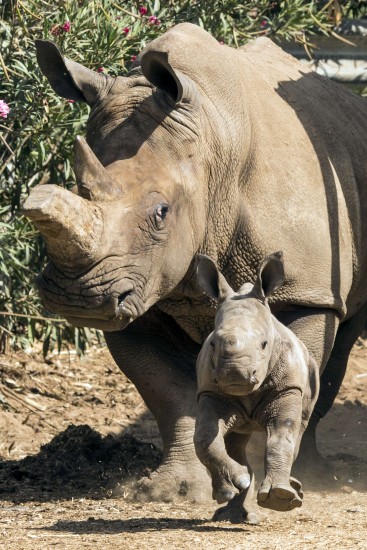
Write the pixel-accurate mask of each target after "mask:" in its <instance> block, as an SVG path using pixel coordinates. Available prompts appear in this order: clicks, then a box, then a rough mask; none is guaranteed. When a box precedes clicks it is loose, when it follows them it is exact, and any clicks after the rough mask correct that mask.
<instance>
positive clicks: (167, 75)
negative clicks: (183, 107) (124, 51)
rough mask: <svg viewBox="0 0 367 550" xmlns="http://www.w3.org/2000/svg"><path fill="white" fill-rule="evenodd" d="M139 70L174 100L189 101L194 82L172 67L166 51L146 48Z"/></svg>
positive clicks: (177, 101)
mask: <svg viewBox="0 0 367 550" xmlns="http://www.w3.org/2000/svg"><path fill="white" fill-rule="evenodd" d="M141 70H142V72H143V75H144V76H145V78H146V79H147V80H148V81H149V82H150V83H151V84H153V86H155V87H156V88H158V89H159V90H162V91H163V92H165V93H166V94H167V95H169V97H170V98H171V99H172V100H173V101H174V102H175V103H180V102H181V101H185V100H186V101H189V100H190V98H191V96H192V95H193V92H194V87H195V85H194V83H193V82H192V80H191V79H189V78H187V77H186V76H185V75H183V74H182V73H181V72H180V71H177V70H175V69H173V67H172V65H171V64H170V63H169V61H168V53H167V52H162V51H154V50H147V51H146V52H143V54H142V56H141Z"/></svg>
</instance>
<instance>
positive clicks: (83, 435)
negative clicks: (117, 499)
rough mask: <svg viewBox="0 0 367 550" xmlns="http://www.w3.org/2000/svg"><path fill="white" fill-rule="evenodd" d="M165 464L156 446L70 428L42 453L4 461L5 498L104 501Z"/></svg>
mask: <svg viewBox="0 0 367 550" xmlns="http://www.w3.org/2000/svg"><path fill="white" fill-rule="evenodd" d="M160 460H161V452H160V451H158V450H157V449H156V447H154V445H151V444H148V443H143V442H139V441H137V440H136V439H135V438H134V437H132V436H131V435H124V436H120V437H116V436H112V435H108V436H106V437H103V436H102V435H101V434H100V433H98V432H96V431H95V430H93V429H92V428H90V427H89V426H86V425H81V426H69V427H68V428H67V429H66V430H65V431H63V432H61V433H59V434H58V435H57V436H56V437H54V438H53V439H52V441H50V443H47V444H46V445H43V446H42V447H41V449H40V452H39V453H38V454H36V455H32V456H27V457H25V458H23V459H22V460H19V461H16V460H10V461H2V462H0V495H1V494H2V495H7V496H10V495H11V496H12V500H17V496H18V497H19V499H20V500H21V501H24V500H38V501H40V500H45V499H46V500H50V499H54V498H55V499H56V498H57V499H60V498H73V497H74V498H76V497H79V498H80V497H89V498H103V497H106V496H111V495H112V494H113V492H114V491H115V490H116V489H117V490H118V488H119V486H120V485H121V484H122V483H123V482H124V481H126V479H129V478H138V477H141V476H143V475H149V473H150V471H151V470H154V469H155V468H156V467H157V466H158V464H159V462H160Z"/></svg>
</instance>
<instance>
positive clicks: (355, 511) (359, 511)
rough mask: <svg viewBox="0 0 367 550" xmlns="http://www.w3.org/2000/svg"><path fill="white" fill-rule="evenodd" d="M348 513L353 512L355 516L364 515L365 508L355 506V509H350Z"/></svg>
mask: <svg viewBox="0 0 367 550" xmlns="http://www.w3.org/2000/svg"><path fill="white" fill-rule="evenodd" d="M347 512H351V513H353V514H357V513H363V512H364V508H362V506H354V507H353V508H348V510H347Z"/></svg>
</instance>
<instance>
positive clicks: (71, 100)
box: [66, 99, 75, 103]
mask: <svg viewBox="0 0 367 550" xmlns="http://www.w3.org/2000/svg"><path fill="white" fill-rule="evenodd" d="M66 101H67V102H68V103H75V99H67V100H66Z"/></svg>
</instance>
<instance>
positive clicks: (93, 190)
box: [74, 136, 122, 201]
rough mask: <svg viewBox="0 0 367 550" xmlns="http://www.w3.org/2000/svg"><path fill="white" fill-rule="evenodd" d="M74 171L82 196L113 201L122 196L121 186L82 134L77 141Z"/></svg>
mask: <svg viewBox="0 0 367 550" xmlns="http://www.w3.org/2000/svg"><path fill="white" fill-rule="evenodd" d="M74 171H75V178H76V183H77V185H78V194H79V195H80V196H81V197H84V198H85V199H88V200H94V201H112V200H115V199H118V198H120V197H121V195H122V191H121V188H120V187H119V186H118V185H117V183H116V181H115V180H114V179H113V177H112V176H111V174H109V173H108V171H107V170H106V168H105V167H104V166H103V165H102V164H101V163H100V162H99V160H98V159H97V157H96V155H95V154H94V153H93V151H92V149H91V148H90V147H89V145H88V143H87V142H86V141H85V139H84V138H82V137H81V136H78V137H77V138H76V141H75V148H74Z"/></svg>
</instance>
